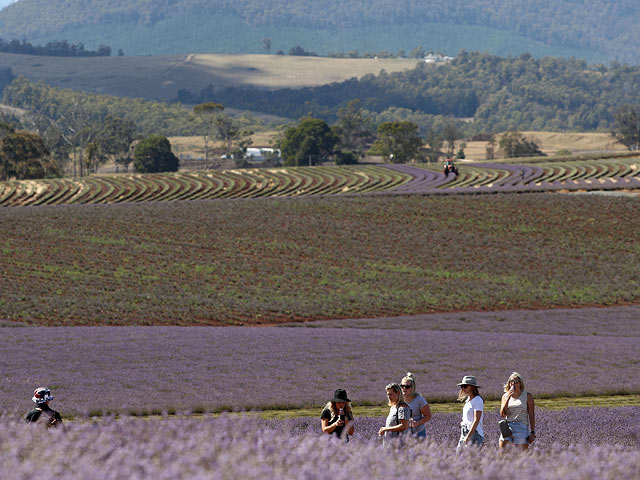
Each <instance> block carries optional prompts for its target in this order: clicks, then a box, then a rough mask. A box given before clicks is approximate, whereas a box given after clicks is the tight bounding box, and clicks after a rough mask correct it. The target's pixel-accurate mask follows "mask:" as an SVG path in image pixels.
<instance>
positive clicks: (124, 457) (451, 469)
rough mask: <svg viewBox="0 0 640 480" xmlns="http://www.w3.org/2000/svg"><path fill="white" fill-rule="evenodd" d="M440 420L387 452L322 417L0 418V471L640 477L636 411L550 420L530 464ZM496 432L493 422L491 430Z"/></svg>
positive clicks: (551, 479) (108, 477) (367, 428)
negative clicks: (420, 437) (461, 445)
mask: <svg viewBox="0 0 640 480" xmlns="http://www.w3.org/2000/svg"><path fill="white" fill-rule="evenodd" d="M438 417H439V418H438V420H437V422H438V423H437V425H436V417H435V416H434V420H433V421H432V422H431V423H433V426H431V428H430V429H429V431H428V434H427V441H426V442H414V441H407V442H406V443H405V444H404V446H403V448H402V449H401V450H398V449H394V448H383V447H382V446H381V445H380V443H379V440H378V439H377V438H373V437H371V436H370V432H371V431H372V430H373V428H371V427H375V426H379V425H380V422H381V421H382V419H381V418H380V419H361V421H360V422H359V423H358V426H357V428H358V429H359V430H360V431H361V433H360V434H358V435H356V436H355V437H354V439H353V441H351V442H350V443H348V444H342V443H338V442H337V441H335V439H334V438H333V437H330V436H327V435H321V434H319V433H318V427H317V425H318V423H319V420H318V419H317V418H310V419H298V420H296V421H287V422H283V423H276V422H266V421H259V420H253V419H232V418H227V417H223V418H218V419H212V418H206V419H200V420H196V419H192V418H191V419H179V418H169V419H165V420H161V421H148V420H142V419H131V418H126V419H123V420H118V421H115V420H113V419H106V420H104V421H101V422H97V423H93V422H83V423H80V422H78V423H74V424H68V425H66V426H64V428H58V429H56V430H53V431H48V432H46V431H45V432H43V430H41V429H39V428H28V427H25V425H24V424H23V423H22V422H20V421H12V420H9V419H7V418H2V419H0V472H2V473H3V474H4V475H3V476H4V477H5V478H12V479H17V480H22V479H24V480H26V479H33V478H40V477H42V476H43V472H46V475H45V476H46V477H47V478H64V479H67V480H79V479H82V480H85V479H87V478H91V479H95V480H115V479H124V478H127V479H129V478H131V479H143V478H153V479H154V480H175V479H186V478H189V479H196V478H197V479H223V478H242V479H246V480H253V479H256V480H258V479H260V480H263V479H265V478H279V479H311V480H316V479H318V480H320V479H332V480H359V479H371V478H447V479H452V480H466V479H468V478H469V476H470V475H471V476H473V478H476V479H478V480H491V479H497V478H513V476H514V472H517V478H518V479H522V480H534V479H535V480H537V479H540V478H544V479H546V480H578V479H579V480H596V479H597V480H600V479H614V478H640V448H638V437H637V434H635V437H634V436H633V435H634V432H632V429H633V428H634V427H635V426H636V425H637V424H638V420H640V415H639V414H638V410H637V409H636V410H626V409H625V410H622V409H616V410H611V411H597V412H594V413H593V414H592V412H590V411H588V410H587V411H585V410H581V411H578V412H576V414H575V415H567V416H564V415H562V414H558V415H553V414H551V413H549V414H548V417H547V412H544V414H543V415H541V418H540V427H541V428H539V431H540V432H539V433H540V435H539V438H540V440H539V443H537V445H536V444H534V446H532V448H531V449H530V451H529V452H528V453H527V454H524V455H523V454H520V455H518V454H516V453H515V452H513V453H510V454H508V455H500V454H499V453H498V449H497V448H495V444H493V443H488V444H487V445H486V446H485V447H484V448H483V449H482V450H481V451H478V450H476V449H468V450H465V451H463V452H462V454H460V455H457V454H456V452H455V449H454V448H453V447H452V445H451V438H452V436H453V435H455V432H456V431H457V428H456V427H457V425H456V423H457V422H456V420H459V415H443V416H441V417H440V416H438ZM607 420H608V421H610V423H605V421H607ZM624 420H627V421H626V422H625V421H624ZM493 423H494V422H493V421H490V419H489V416H487V422H486V425H487V427H489V426H490V424H493ZM577 426H578V427H579V428H577ZM450 432H453V433H450ZM616 433H618V435H617V436H616ZM488 435H495V432H494V431H493V430H492V431H491V433H489V432H488ZM585 437H586V438H585ZM554 439H559V441H557V442H555V441H554ZM493 440H494V439H493V438H492V439H491V441H490V442H493Z"/></svg>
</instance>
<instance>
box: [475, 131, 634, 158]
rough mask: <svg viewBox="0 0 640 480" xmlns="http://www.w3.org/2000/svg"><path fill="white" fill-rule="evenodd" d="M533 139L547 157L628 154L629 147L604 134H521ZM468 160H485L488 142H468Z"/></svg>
mask: <svg viewBox="0 0 640 480" xmlns="http://www.w3.org/2000/svg"><path fill="white" fill-rule="evenodd" d="M521 133H522V134H523V135H524V136H526V137H527V138H529V139H533V140H534V141H535V142H536V143H537V144H538V145H539V146H540V150H542V151H543V152H544V153H546V154H547V155H555V154H557V153H558V152H559V151H561V150H569V151H570V152H571V153H572V154H574V155H577V154H586V153H602V152H626V151H627V147H625V146H624V145H622V144H621V143H619V142H617V141H616V140H615V139H614V138H613V137H612V136H611V135H609V134H608V133H603V132H597V133H596V132H588V133H580V132H521ZM466 144H467V146H466V148H465V150H464V151H465V154H466V157H467V160H485V159H486V158H487V150H486V148H487V142H466Z"/></svg>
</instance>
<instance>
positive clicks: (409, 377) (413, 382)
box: [402, 372, 420, 397]
mask: <svg viewBox="0 0 640 480" xmlns="http://www.w3.org/2000/svg"><path fill="white" fill-rule="evenodd" d="M405 381H409V382H411V386H412V387H413V389H412V390H413V396H414V397H417V396H418V395H420V394H419V393H418V392H417V391H416V377H414V376H413V373H411V372H407V374H406V375H405V376H404V377H403V378H402V383H404V382H405ZM403 396H404V394H403Z"/></svg>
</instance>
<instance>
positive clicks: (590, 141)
mask: <svg viewBox="0 0 640 480" xmlns="http://www.w3.org/2000/svg"><path fill="white" fill-rule="evenodd" d="M276 133H277V132H275V131H272V132H257V133H256V134H255V135H254V136H253V137H252V140H253V145H254V146H261V147H267V146H270V145H272V141H273V138H274V137H275V135H276ZM522 133H523V134H524V135H525V136H526V137H527V138H533V139H535V140H536V143H537V144H538V145H539V146H540V149H541V150H542V151H543V152H544V153H546V154H547V155H555V154H556V153H557V152H559V151H561V150H569V151H570V152H571V153H572V154H574V155H577V154H584V153H601V152H626V151H627V148H626V147H625V146H624V145H622V144H621V143H619V142H616V141H615V140H614V139H613V138H612V137H611V135H609V134H608V133H594V132H587V133H578V132H522ZM169 140H170V141H171V145H172V147H173V151H174V153H175V154H176V155H179V156H182V155H190V156H191V157H192V158H197V157H201V156H203V153H202V152H203V145H204V142H203V139H202V137H171V138H170V139H169ZM214 145H217V146H222V144H221V143H220V144H219V145H218V143H214ZM466 145H467V146H466V147H465V154H466V156H467V160H474V161H475V160H485V159H486V146H487V142H466Z"/></svg>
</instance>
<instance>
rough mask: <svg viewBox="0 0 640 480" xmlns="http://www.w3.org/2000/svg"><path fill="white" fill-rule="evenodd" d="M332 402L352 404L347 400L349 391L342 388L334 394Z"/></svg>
mask: <svg viewBox="0 0 640 480" xmlns="http://www.w3.org/2000/svg"><path fill="white" fill-rule="evenodd" d="M331 401H332V402H351V400H349V399H348V398H347V391H346V390H344V389H342V388H339V389H337V390H336V391H335V392H333V398H332V399H331Z"/></svg>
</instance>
